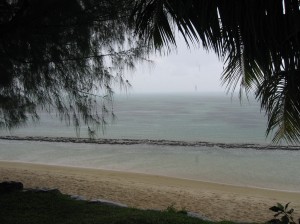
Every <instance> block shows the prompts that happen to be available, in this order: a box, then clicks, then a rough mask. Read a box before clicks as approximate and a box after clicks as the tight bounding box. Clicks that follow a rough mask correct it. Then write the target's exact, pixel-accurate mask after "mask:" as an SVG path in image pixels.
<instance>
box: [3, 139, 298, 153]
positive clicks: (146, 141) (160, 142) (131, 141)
mask: <svg viewBox="0 0 300 224" xmlns="http://www.w3.org/2000/svg"><path fill="white" fill-rule="evenodd" d="M0 139H1V140H8V141H39V142H62V143H89V144H109V145H138V144H146V145H159V146H185V147H208V148H211V147H219V148H221V149H235V148H239V149H255V150H287V151H299V150H300V146H299V145H296V146H290V145H271V144H268V145H263V144H254V143H218V142H205V141H176V140H165V139H160V140H153V139H113V138H112V139H110V138H99V139H89V138H74V137H46V136H25V137H21V136H0Z"/></svg>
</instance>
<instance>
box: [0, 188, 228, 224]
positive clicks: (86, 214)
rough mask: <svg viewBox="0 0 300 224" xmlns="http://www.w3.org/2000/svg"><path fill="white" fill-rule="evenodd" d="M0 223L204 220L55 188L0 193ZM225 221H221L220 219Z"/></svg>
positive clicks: (183, 223) (176, 223) (189, 223)
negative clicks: (101, 200) (113, 203)
mask: <svg viewBox="0 0 300 224" xmlns="http://www.w3.org/2000/svg"><path fill="white" fill-rule="evenodd" d="M0 223H3V224H4V223H5V224H23V223H24V224H25V223H26V224H27V223H28V224H71V223H72V224H79V223H80V224H84V223H86V224H94V223H95V224H96V223H97V224H102V223H103V224H104V223H105V224H171V223H172V224H200V223H202V224H208V223H212V222H207V221H203V220H199V219H197V218H192V217H188V216H186V215H185V214H180V213H177V212H174V211H171V212H170V211H167V210H166V211H150V210H139V209H134V208H120V207H112V206H107V205H101V204H93V203H89V202H87V201H76V200H74V199H71V198H70V196H68V195H63V194H60V193H55V192H47V193H45V192H32V191H26V192H13V193H6V194H0ZM223 223H225V222H223Z"/></svg>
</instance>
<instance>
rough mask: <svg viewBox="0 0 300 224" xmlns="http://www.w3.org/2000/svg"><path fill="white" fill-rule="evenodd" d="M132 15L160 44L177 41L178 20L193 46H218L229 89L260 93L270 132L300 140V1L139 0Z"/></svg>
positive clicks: (151, 39) (143, 33)
mask: <svg viewBox="0 0 300 224" xmlns="http://www.w3.org/2000/svg"><path fill="white" fill-rule="evenodd" d="M158 18H159V19H158ZM131 20H132V21H133V24H136V26H135V31H136V33H137V34H138V35H140V36H143V37H146V39H147V40H148V41H149V42H153V43H154V45H155V47H156V48H160V47H162V46H168V47H170V45H172V44H175V35H174V33H176V32H174V27H172V26H171V25H170V24H172V23H173V24H176V26H177V28H178V30H179V32H180V33H181V34H182V35H183V36H184V37H185V40H186V42H187V44H188V45H189V42H192V43H197V44H202V46H203V47H204V48H205V49H207V50H212V51H214V52H215V53H216V54H217V55H218V57H219V58H220V59H221V60H224V63H225V65H226V67H225V69H224V71H223V74H222V79H223V83H224V84H226V85H227V88H228V89H229V90H234V89H235V88H236V87H237V86H240V87H241V89H244V90H245V91H246V92H248V91H250V90H254V91H256V92H257V95H256V96H257V99H258V100H260V101H261V107H262V109H264V110H266V114H267V116H268V127H267V132H266V133H267V135H268V134H270V133H271V130H277V131H276V132H275V135H274V141H276V142H278V141H279V140H280V139H285V140H287V141H288V142H299V140H300V139H299V136H300V135H299V134H300V132H299V129H300V123H299V121H298V119H299V117H300V113H299V108H298V102H297V98H296V96H297V97H298V95H299V92H300V90H299V88H298V87H297V86H299V85H300V80H299V79H298V78H296V74H298V73H299V68H300V1H299V0H264V1H261V0H252V1H249V0H231V1H226V0H209V1H207V0H137V1H136V6H135V8H134V10H133V14H132V16H131ZM270 74H271V75H270ZM298 76H299V74H298ZM291 80H292V81H291ZM291 82H295V83H293V85H292V84H291ZM297 91H298V92H297ZM298 99H300V98H298Z"/></svg>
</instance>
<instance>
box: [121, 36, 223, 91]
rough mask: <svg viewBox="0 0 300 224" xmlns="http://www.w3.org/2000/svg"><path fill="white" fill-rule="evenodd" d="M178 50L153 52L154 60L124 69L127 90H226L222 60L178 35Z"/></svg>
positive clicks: (152, 58)
mask: <svg viewBox="0 0 300 224" xmlns="http://www.w3.org/2000/svg"><path fill="white" fill-rule="evenodd" d="M177 44H178V48H177V52H175V51H173V52H171V53H170V54H169V55H167V56H159V55H152V56H151V57H150V59H151V60H152V61H153V64H152V65H150V64H148V63H143V64H139V65H137V67H136V70H135V71H134V72H133V71H128V72H126V78H127V79H128V81H129V82H130V83H131V85H132V88H131V89H130V90H129V93H191V92H193V93H195V92H201V93H202V92H224V93H225V92H226V88H225V86H222V85H221V80H220V77H221V73H222V69H223V63H222V62H220V61H219V60H218V58H217V56H216V55H215V54H214V53H212V52H211V53H208V52H207V51H205V50H204V49H200V48H199V49H195V48H194V47H193V46H192V47H191V49H188V47H187V46H186V44H185V42H184V40H182V39H177Z"/></svg>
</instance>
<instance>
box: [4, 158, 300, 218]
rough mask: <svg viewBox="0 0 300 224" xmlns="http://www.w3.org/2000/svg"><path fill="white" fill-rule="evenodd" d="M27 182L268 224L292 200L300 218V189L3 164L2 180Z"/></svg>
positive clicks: (140, 204)
mask: <svg viewBox="0 0 300 224" xmlns="http://www.w3.org/2000/svg"><path fill="white" fill-rule="evenodd" d="M7 180H13V181H21V182H23V184H24V187H25V188H42V187H45V188H58V189H59V190H60V191H61V192H62V193H66V194H71V195H81V196H84V197H85V198H87V199H97V198H101V199H107V200H112V201H116V202H120V203H123V204H127V205H128V206H130V207H137V208H143V209H162V210H163V209H166V208H167V207H168V206H170V205H172V204H174V206H175V207H176V208H177V209H186V210H188V211H192V212H196V213H200V214H202V215H204V216H205V217H208V218H209V219H212V220H216V221H220V220H232V221H238V222H265V221H267V220H269V219H271V218H272V212H271V211H269V210H268V208H269V207H271V206H273V205H275V204H276V203H277V202H280V203H283V204H285V203H287V202H291V205H290V206H291V207H292V208H294V209H295V210H296V212H295V216H294V217H295V218H298V217H300V193H295V192H284V191H275V190H268V189H259V188H249V187H239V186H232V185H224V184H217V183H209V182H202V181H195V180H186V179H179V178H173V177H165V176H157V175H148V174H140V173H129V172H118V171H109V170H100V169H89V168H76V167H63V166H51V165H39V164H30V163H19V162H4V161H1V162H0V181H7Z"/></svg>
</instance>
